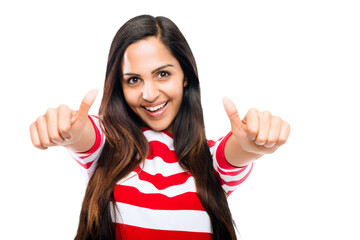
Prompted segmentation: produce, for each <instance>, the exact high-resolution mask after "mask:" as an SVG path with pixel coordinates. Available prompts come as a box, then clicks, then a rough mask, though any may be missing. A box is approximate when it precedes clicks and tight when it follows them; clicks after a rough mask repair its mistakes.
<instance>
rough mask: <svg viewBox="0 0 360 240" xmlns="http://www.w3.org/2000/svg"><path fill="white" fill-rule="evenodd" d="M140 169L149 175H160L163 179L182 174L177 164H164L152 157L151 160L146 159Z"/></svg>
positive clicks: (162, 161)
mask: <svg viewBox="0 0 360 240" xmlns="http://www.w3.org/2000/svg"><path fill="white" fill-rule="evenodd" d="M140 167H141V169H143V171H145V172H147V173H149V174H151V175H155V174H157V173H160V174H161V175H163V176H165V177H168V176H171V175H174V174H177V173H182V172H184V169H183V168H182V167H181V166H180V164H179V163H178V162H175V163H166V162H164V160H163V159H162V158H161V157H154V158H153V159H152V160H149V159H146V160H145V162H144V163H143V164H142V165H141V166H140Z"/></svg>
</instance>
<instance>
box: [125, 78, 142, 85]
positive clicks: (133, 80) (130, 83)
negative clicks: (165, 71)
mask: <svg viewBox="0 0 360 240" xmlns="http://www.w3.org/2000/svg"><path fill="white" fill-rule="evenodd" d="M138 82H140V79H139V78H138V77H131V78H129V79H128V80H126V83H127V84H129V85H135V84H137V83H138Z"/></svg>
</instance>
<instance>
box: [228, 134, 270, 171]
mask: <svg viewBox="0 0 360 240" xmlns="http://www.w3.org/2000/svg"><path fill="white" fill-rule="evenodd" d="M262 156H263V154H256V153H251V152H247V151H245V150H244V149H243V148H242V147H241V146H240V144H239V142H238V141H237V140H236V138H235V137H234V135H231V136H230V137H229V139H228V140H227V142H226V144H225V158H226V160H227V161H228V162H229V163H230V164H231V165H233V166H235V167H243V166H246V165H249V164H250V163H251V162H253V161H254V160H256V159H258V158H260V157H262Z"/></svg>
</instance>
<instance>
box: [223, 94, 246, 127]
mask: <svg viewBox="0 0 360 240" xmlns="http://www.w3.org/2000/svg"><path fill="white" fill-rule="evenodd" d="M223 105H224V108H225V112H226V114H227V115H228V117H229V119H230V123H231V128H232V130H240V129H241V128H242V127H243V123H242V121H241V119H240V117H239V114H238V111H237V109H236V106H235V104H234V103H233V102H232V101H231V100H230V99H228V98H226V97H224V98H223Z"/></svg>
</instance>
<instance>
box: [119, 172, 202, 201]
mask: <svg viewBox="0 0 360 240" xmlns="http://www.w3.org/2000/svg"><path fill="white" fill-rule="evenodd" d="M117 184H118V185H123V186H129V187H135V188H136V189H138V190H139V191H140V192H142V193H159V194H163V195H165V196H167V197H174V196H177V195H180V194H183V193H185V192H196V187H195V180H194V177H192V176H191V177H189V178H188V179H187V181H186V182H185V183H183V184H180V185H172V186H170V187H168V188H165V189H163V190H159V189H157V188H156V187H155V186H154V185H153V184H152V183H150V182H148V181H143V180H140V179H139V175H138V174H137V173H136V172H131V173H130V174H129V175H128V176H127V177H126V178H125V179H123V180H120V181H119V182H118V183H117Z"/></svg>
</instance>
